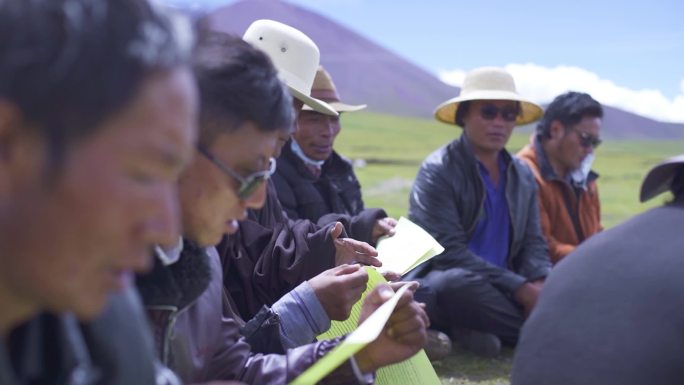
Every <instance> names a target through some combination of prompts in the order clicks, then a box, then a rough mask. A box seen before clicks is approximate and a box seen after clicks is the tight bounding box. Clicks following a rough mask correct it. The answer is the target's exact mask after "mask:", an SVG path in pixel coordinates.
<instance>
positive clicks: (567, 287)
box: [511, 202, 684, 385]
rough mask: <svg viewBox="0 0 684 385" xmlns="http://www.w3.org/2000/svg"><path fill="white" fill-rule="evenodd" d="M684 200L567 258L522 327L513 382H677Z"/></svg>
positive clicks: (681, 356) (682, 358)
mask: <svg viewBox="0 0 684 385" xmlns="http://www.w3.org/2000/svg"><path fill="white" fill-rule="evenodd" d="M682 225H684V202H679V203H678V204H670V205H667V206H664V207H658V208H655V209H651V210H649V211H647V212H645V213H643V214H640V215H638V216H636V217H634V218H632V219H630V220H628V221H626V222H624V223H622V224H620V225H618V226H615V227H613V228H611V229H609V230H606V231H603V232H601V233H598V234H596V235H594V236H592V237H591V238H589V239H588V240H587V241H586V242H584V243H582V244H580V245H579V246H578V247H577V249H575V251H573V252H572V253H570V254H568V256H567V257H566V258H564V259H563V260H561V261H560V262H559V263H558V264H557V265H556V267H555V268H554V270H553V272H552V273H551V275H550V276H549V278H548V279H547V281H546V283H545V284H544V290H543V291H542V293H541V296H540V297H539V302H538V303H537V306H536V307H535V309H534V311H533V312H532V314H531V315H530V318H529V319H528V320H527V323H526V324H525V326H524V327H523V330H522V334H521V337H520V342H519V343H518V346H517V348H516V354H515V358H514V361H513V370H512V380H511V383H512V384H514V385H516V384H521V385H545V384H554V385H584V384H601V385H640V384H658V385H669V384H672V385H675V384H681V383H682V381H683V380H682V379H684V296H682V292H684V279H682V277H684V261H683V260H682V256H683V252H682V251H683V250H684V237H682Z"/></svg>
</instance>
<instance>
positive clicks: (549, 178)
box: [518, 92, 603, 264]
mask: <svg viewBox="0 0 684 385" xmlns="http://www.w3.org/2000/svg"><path fill="white" fill-rule="evenodd" d="M602 117H603V108H602V107H601V104H599V102H597V101H596V100H594V99H593V98H592V97H591V96H590V95H588V94H584V93H579V92H567V93H564V94H562V95H559V96H557V97H556V98H555V99H554V100H553V102H551V104H549V106H548V107H547V109H546V112H545V113H544V117H543V118H542V119H541V120H540V121H539V123H538V124H537V133H536V135H535V136H534V137H533V138H532V142H531V143H530V144H529V145H527V146H526V147H525V148H523V149H522V150H520V152H519V153H518V156H519V157H520V158H521V159H523V160H524V161H525V162H527V164H528V165H529V166H530V168H531V169H532V172H534V176H535V179H536V180H537V184H538V185H539V210H540V218H541V226H542V230H543V232H544V236H545V237H546V241H547V242H548V244H549V253H550V256H551V261H552V262H553V263H554V264H555V263H558V261H560V260H561V259H562V258H563V257H565V256H566V255H567V254H569V253H570V252H571V251H573V250H574V249H575V247H577V245H579V244H580V243H581V242H583V241H584V240H585V239H587V238H588V237H590V236H591V235H593V234H595V233H597V232H599V231H601V229H603V226H601V211H600V204H599V196H598V189H597V187H596V178H598V174H596V173H595V172H594V171H592V170H591V164H592V162H593V160H594V149H595V148H596V147H598V145H599V144H601V139H599V133H600V131H601V118H602Z"/></svg>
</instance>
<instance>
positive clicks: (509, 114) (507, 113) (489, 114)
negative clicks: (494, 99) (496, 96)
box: [480, 104, 518, 122]
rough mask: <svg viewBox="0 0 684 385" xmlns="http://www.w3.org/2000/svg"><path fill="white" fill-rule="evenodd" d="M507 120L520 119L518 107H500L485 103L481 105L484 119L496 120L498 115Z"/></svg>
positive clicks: (481, 114)
mask: <svg viewBox="0 0 684 385" xmlns="http://www.w3.org/2000/svg"><path fill="white" fill-rule="evenodd" d="M499 114H500V115H501V119H503V120H504V121H506V122H515V120H516V119H518V109H517V108H516V107H508V106H507V107H502V108H499V107H497V106H495V105H493V104H485V105H483V106H482V107H480V116H481V117H482V119H484V120H494V119H496V116H497V115H499Z"/></svg>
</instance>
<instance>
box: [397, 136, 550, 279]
mask: <svg viewBox="0 0 684 385" xmlns="http://www.w3.org/2000/svg"><path fill="white" fill-rule="evenodd" d="M503 151H504V156H505V157H506V158H507V163H508V168H507V170H506V200H507V202H508V208H509V211H510V213H509V214H510V218H511V228H510V240H509V241H510V245H509V254H508V269H502V268H500V267H498V266H495V265H493V264H491V263H489V262H487V261H486V260H484V259H483V258H481V257H479V256H478V255H476V254H474V253H472V252H471V251H470V250H469V249H468V242H469V240H470V239H471V237H472V235H473V232H474V230H475V227H476V225H477V219H478V218H479V217H480V215H481V213H482V211H483V210H484V199H485V192H486V190H485V188H484V182H483V180H482V177H481V176H480V173H479V171H478V165H477V160H476V158H475V155H474V154H473V152H472V149H471V148H470V144H469V143H468V141H467V139H466V136H465V135H462V136H461V138H460V139H456V140H454V141H453V142H451V143H449V144H447V145H446V146H444V147H442V148H440V149H438V150H437V151H435V152H433V153H432V154H430V155H429V156H428V157H427V158H426V159H425V161H424V162H423V164H422V165H421V167H420V170H419V171H418V176H417V177H416V180H415V182H414V185H413V189H412V191H411V195H410V198H409V204H410V206H409V218H410V219H411V220H412V221H414V222H415V223H416V224H418V225H420V226H421V227H423V228H424V229H425V230H426V231H427V232H429V233H430V234H432V236H433V237H435V239H437V241H439V243H441V244H442V246H444V248H445V249H446V250H445V251H444V253H442V254H441V255H439V256H437V257H435V258H434V259H433V260H432V261H431V263H429V264H426V266H423V267H422V268H419V269H416V270H417V271H415V272H414V273H413V274H412V275H411V277H420V276H421V275H423V274H425V273H427V271H429V269H439V270H446V269H450V268H455V267H457V268H462V269H466V270H471V271H473V272H475V273H478V274H480V275H482V276H484V277H486V278H488V279H489V281H490V282H491V283H492V284H493V285H495V286H497V287H498V288H500V289H501V290H503V291H506V292H514V291H515V290H516V289H517V288H519V287H520V286H521V285H523V284H524V283H525V282H526V281H533V280H536V279H539V278H543V277H545V276H546V275H547V274H548V272H549V271H550V269H551V263H550V261H549V254H548V248H547V244H546V241H545V240H544V237H543V235H542V232H541V227H540V224H539V207H538V203H537V184H536V182H535V180H534V176H533V174H532V172H531V171H530V170H529V168H528V167H527V166H526V165H525V164H524V163H523V162H522V161H520V160H519V159H517V158H513V157H511V155H510V154H509V153H508V152H506V150H503Z"/></svg>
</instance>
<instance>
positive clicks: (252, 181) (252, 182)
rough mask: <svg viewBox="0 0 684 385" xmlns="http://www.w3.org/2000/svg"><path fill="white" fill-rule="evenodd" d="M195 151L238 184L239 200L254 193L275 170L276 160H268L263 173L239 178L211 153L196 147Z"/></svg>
mask: <svg viewBox="0 0 684 385" xmlns="http://www.w3.org/2000/svg"><path fill="white" fill-rule="evenodd" d="M197 150H198V151H199V152H200V154H202V155H204V156H205V157H206V158H207V159H209V160H210V161H211V163H213V164H214V165H215V166H216V167H218V168H219V169H220V170H221V171H223V173H224V174H226V175H228V176H230V177H232V178H233V179H235V180H237V181H238V182H240V187H239V188H238V193H237V195H238V198H239V199H240V200H246V199H247V198H249V197H250V196H252V194H254V192H255V191H256V190H257V189H258V188H259V187H261V185H262V184H264V183H265V182H266V181H267V180H268V178H270V177H271V175H273V173H274V172H275V170H276V160H275V159H273V158H269V159H268V169H267V170H264V171H257V172H255V173H253V174H250V175H247V176H246V177H244V178H243V177H242V176H240V174H238V173H237V172H235V171H233V170H232V169H231V168H230V167H228V166H226V165H225V164H224V163H223V162H221V161H220V160H218V159H217V158H216V157H215V156H214V155H213V154H212V153H210V152H209V151H207V150H206V149H205V148H203V147H201V146H198V147H197Z"/></svg>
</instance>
